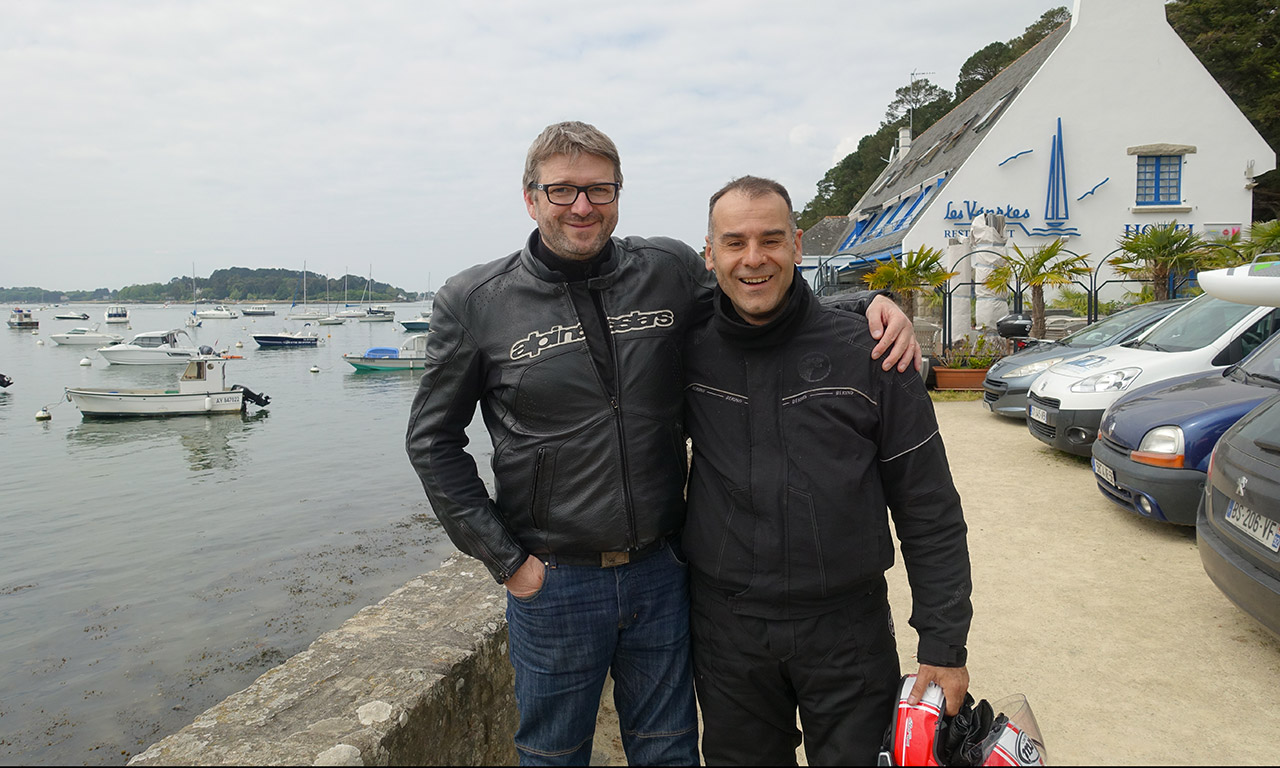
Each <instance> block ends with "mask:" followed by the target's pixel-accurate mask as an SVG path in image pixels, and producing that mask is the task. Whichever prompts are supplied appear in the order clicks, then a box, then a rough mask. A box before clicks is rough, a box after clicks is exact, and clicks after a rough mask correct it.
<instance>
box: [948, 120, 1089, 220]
mask: <svg viewBox="0 0 1280 768" xmlns="http://www.w3.org/2000/svg"><path fill="white" fill-rule="evenodd" d="M1031 153H1032V150H1029V149H1026V150H1023V151H1021V152H1018V153H1016V154H1014V155H1012V156H1010V157H1009V158H1007V159H1006V160H1005V161H1004V162H1003V163H1000V165H1001V166H1003V165H1004V164H1005V163H1008V162H1010V161H1012V160H1015V159H1017V158H1019V157H1022V156H1023V155H1028V154H1031ZM1107 181H1109V179H1104V180H1103V181H1102V182H1101V183H1099V184H1098V185H1096V186H1095V187H1094V188H1093V189H1091V190H1089V191H1088V192H1085V193H1084V194H1083V195H1080V196H1079V197H1077V198H1076V201H1077V202H1078V201H1080V200H1083V199H1084V198H1086V197H1088V196H1089V195H1091V194H1093V193H1094V192H1095V191H1097V189H1098V187H1100V186H1102V185H1103V184H1105V183H1107ZM985 213H994V214H998V215H1001V216H1004V217H1005V223H1006V225H1007V226H1009V227H1010V228H1013V227H1017V228H1018V229H1021V230H1022V231H1023V232H1024V233H1025V234H1027V235H1028V236H1030V237H1067V236H1076V237H1078V236H1079V235H1080V230H1079V228H1077V227H1074V226H1071V224H1070V223H1069V220H1070V218H1071V210H1070V202H1069V197H1068V193H1067V173H1066V153H1065V152H1064V151H1063V142H1062V118H1058V130H1057V132H1056V133H1055V134H1054V135H1053V136H1052V137H1051V148H1050V151H1049V182H1048V184H1047V185H1046V187H1045V195H1044V225H1043V226H1039V227H1030V226H1028V223H1030V220H1031V218H1032V216H1031V209H1030V208H1029V207H1023V206H1019V205H1002V206H998V207H991V206H987V205H984V204H983V201H980V200H962V201H960V202H958V203H957V202H955V201H951V200H948V201H947V207H946V211H945V212H944V213H943V218H944V219H945V220H947V222H949V223H952V222H954V223H957V224H958V223H960V222H972V221H973V220H974V219H975V218H977V217H979V216H981V215H983V214H985ZM947 233H948V235H954V234H961V235H967V234H968V232H964V231H961V230H947Z"/></svg>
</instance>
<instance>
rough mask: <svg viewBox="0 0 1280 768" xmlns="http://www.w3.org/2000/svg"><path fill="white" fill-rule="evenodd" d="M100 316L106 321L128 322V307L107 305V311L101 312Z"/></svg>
mask: <svg viewBox="0 0 1280 768" xmlns="http://www.w3.org/2000/svg"><path fill="white" fill-rule="evenodd" d="M102 316H103V319H105V320H106V321H107V322H108V323H127V322H129V308H128V307H122V306H114V307H107V311H106V312H103V313H102Z"/></svg>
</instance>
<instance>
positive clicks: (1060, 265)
mask: <svg viewBox="0 0 1280 768" xmlns="http://www.w3.org/2000/svg"><path fill="white" fill-rule="evenodd" d="M1013 251H1014V254H1013V255H1007V256H1005V258H1004V263H1003V264H1001V265H1000V266H998V267H996V268H995V269H993V270H991V274H990V275H988V277H987V279H986V280H985V281H984V284H985V285H986V286H987V287H988V288H990V289H991V290H993V291H1002V292H1005V293H1013V292H1014V291H1016V290H1019V289H1020V288H1025V287H1030V288H1031V335H1032V336H1034V337H1035V338H1037V339H1043V338H1044V316H1045V312H1044V310H1045V304H1044V288H1045V286H1046V285H1070V284H1071V283H1072V281H1074V280H1075V278H1077V277H1079V276H1081V275H1087V274H1089V259H1088V256H1089V255H1088V254H1075V253H1070V252H1068V251H1067V250H1066V242H1065V241H1063V239H1062V238H1057V239H1055V240H1054V241H1053V242H1052V243H1049V244H1048V245H1042V246H1039V247H1037V248H1032V249H1031V252H1030V253H1023V252H1022V249H1021V248H1019V247H1018V246H1017V244H1016V243H1015V244H1014V246H1013Z"/></svg>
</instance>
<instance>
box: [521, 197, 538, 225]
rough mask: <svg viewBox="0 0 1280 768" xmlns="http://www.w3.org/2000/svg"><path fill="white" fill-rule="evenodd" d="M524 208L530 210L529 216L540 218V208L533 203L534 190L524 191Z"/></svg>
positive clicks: (535, 219)
mask: <svg viewBox="0 0 1280 768" xmlns="http://www.w3.org/2000/svg"><path fill="white" fill-rule="evenodd" d="M524 209H525V210H526V211H528V212H529V218H531V219H533V220H534V221H537V220H538V209H537V208H535V207H534V204H533V194H532V190H528V189H526V190H525V191H524Z"/></svg>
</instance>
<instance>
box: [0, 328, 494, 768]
mask: <svg viewBox="0 0 1280 768" xmlns="http://www.w3.org/2000/svg"><path fill="white" fill-rule="evenodd" d="M73 308H74V309H76V310H78V311H84V312H87V313H88V314H89V315H90V320H89V321H88V322H87V323H86V322H84V321H71V320H55V319H53V315H54V314H56V313H58V312H62V311H65V310H66V309H67V308H66V307H59V308H56V309H45V310H42V311H38V312H37V313H36V317H37V318H38V319H39V320H40V328H39V331H38V334H37V335H33V334H32V333H31V332H30V331H18V330H12V329H9V328H8V327H3V328H0V373H4V374H7V375H9V376H10V377H11V378H13V379H14V380H15V383H14V385H13V386H11V387H9V388H8V389H3V390H0V437H2V438H3V439H2V440H0V446H2V447H3V470H2V472H0V763H3V764H17V763H21V764H40V765H61V764H73V765H76V764H123V763H124V762H125V761H126V760H127V759H128V756H130V755H133V754H135V753H137V752H140V751H142V750H143V749H145V748H146V747H147V746H148V745H150V744H151V743H153V742H154V741H156V740H157V739H159V738H161V737H163V736H165V735H167V734H169V733H171V732H173V731H175V730H177V729H178V728H181V727H182V726H184V725H186V724H187V723H189V722H190V721H191V720H192V719H193V718H194V717H195V716H196V715H198V714H199V713H200V712H202V711H203V710H204V709H206V708H208V707H209V706H211V705H213V704H215V703H217V702H218V701H221V700H222V699H223V698H225V697H226V696H227V695H229V694H231V693H233V692H235V691H238V690H240V689H241V688H243V687H245V686H246V685H248V684H249V683H250V682H252V681H253V680H254V678H256V677H257V676H258V675H260V674H261V673H262V672H264V671H265V670H267V669H269V668H270V667H272V666H275V665H276V664H279V663H280V662H282V661H283V660H285V659H286V658H288V657H289V656H291V655H293V654H295V653H297V652H299V651H301V650H303V649H305V648H306V646H307V645H308V644H310V643H311V641H312V640H314V639H315V638H316V637H317V636H318V635H320V634H321V633H323V632H325V631H327V630H329V629H332V628H334V627H337V626H338V625H339V624H341V623H342V622H343V621H344V620H345V619H347V618H348V617H350V616H351V615H352V614H354V613H355V612H356V611H357V610H359V609H360V608H362V607H363V606H365V605H368V604H370V603H374V602H377V601H378V600H380V599H382V598H383V597H385V596H386V595H387V594H389V593H390V592H391V591H392V590H394V589H395V588H397V587H399V586H400V585H401V584H403V583H404V582H406V581H408V580H409V579H411V578H413V577H414V576H415V575H417V574H419V573H423V572H425V571H429V570H431V569H433V568H435V567H436V566H437V565H438V564H439V562H440V561H441V560H442V559H443V557H444V556H445V555H447V554H448V552H449V551H451V550H452V546H451V545H449V543H448V541H447V539H445V537H444V536H443V533H442V531H441V529H440V527H439V525H438V523H437V522H436V520H435V518H434V517H433V516H432V514H431V510H430V507H429V505H428V504H427V502H426V499H425V497H424V496H423V493H422V487H421V485H419V483H418V480H417V477H416V476H415V475H414V473H413V470H412V468H411V467H410V465H409V463H408V460H407V458H406V457H405V453H404V448H403V439H404V428H405V424H406V421H407V417H408V409H409V404H410V401H411V399H412V397H413V393H414V391H415V390H416V388H417V382H418V377H419V375H420V372H383V373H359V374H358V373H356V372H355V371H354V369H352V368H351V366H350V365H348V364H347V363H346V362H345V361H343V359H342V357H341V355H342V353H344V352H363V351H364V350H365V349H367V348H368V347H372V346H397V347H398V346H400V344H401V343H403V340H404V339H405V338H406V337H407V336H408V334H407V333H405V332H404V330H403V328H402V327H401V326H400V324H399V323H358V322H355V321H350V320H349V321H347V323H346V324H345V325H339V326H320V327H319V328H316V329H315V330H317V331H318V332H319V333H320V334H321V336H322V337H325V336H326V335H327V336H328V339H327V340H326V342H324V343H322V344H321V345H320V346H319V347H318V348H316V349H298V350H259V349H258V348H257V345H256V344H255V343H254V342H253V339H252V337H251V335H250V334H251V333H253V332H254V331H276V330H279V329H281V328H284V327H289V328H291V329H297V328H300V327H301V325H302V323H301V322H299V321H286V320H284V317H283V315H284V314H285V312H286V311H287V309H288V308H287V307H277V312H278V313H279V314H278V315H277V316H276V317H267V318H256V319H254V318H244V317H241V318H240V319H237V320H205V321H204V325H203V327H202V328H197V329H194V330H192V331H191V332H190V333H191V336H192V338H193V340H194V341H195V343H196V344H209V345H211V346H214V347H215V348H216V349H223V348H226V349H228V351H229V352H230V353H231V354H241V355H243V356H244V358H245V359H243V360H236V361H233V362H231V363H230V364H229V365H228V370H227V380H228V383H229V384H231V383H235V384H243V385H245V386H247V387H249V388H250V389H253V390H255V391H257V392H261V393H265V394H267V395H270V396H271V399H272V401H271V404H270V405H269V406H268V407H267V408H266V409H259V408H257V407H256V406H252V405H251V406H249V415H248V416H246V417H240V416H235V415H223V416H184V417H176V418H169V419H150V420H131V421H85V420H83V419H82V418H81V415H80V412H79V411H78V410H76V408H75V406H73V405H72V404H71V403H69V402H66V401H65V400H64V399H63V388H64V387H68V386H75V385H82V386H107V385H116V386H120V387H137V386H159V385H166V384H170V383H172V382H175V381H176V379H177V377H178V375H180V374H181V372H182V366H149V367H134V366H108V365H107V363H106V361H105V360H103V359H102V358H101V357H100V356H98V355H97V353H96V352H94V351H93V348H92V347H66V346H59V345H57V344H54V343H53V341H52V340H50V339H49V334H51V333H57V332H59V331H63V330H67V329H69V328H72V327H75V326H77V325H90V324H93V323H96V322H98V321H100V320H101V319H102V313H103V311H104V309H105V306H104V305H87V304H86V305H76V306H74V307H73ZM422 308H423V307H422V306H421V305H396V306H395V309H396V316H397V318H399V319H409V318H412V317H415V316H416V315H417V314H418V311H419V310H421V309H422ZM130 311H131V314H132V321H131V328H129V329H125V328H124V327H123V326H118V325H117V326H107V325H105V324H103V325H102V326H101V327H100V330H104V331H106V330H111V331H112V332H115V333H120V334H121V335H123V336H125V339H126V341H127V340H128V339H129V338H130V337H131V336H132V334H134V333H140V332H142V331H151V330H163V329H168V328H177V327H182V322H183V319H184V318H185V316H186V314H187V313H188V312H190V307H180V306H174V307H170V308H163V307H160V306H137V305H131V306H130ZM4 314H5V316H6V317H7V316H8V311H7V309H6V311H5V312H4ZM40 340H43V341H44V344H43V345H40V344H38V343H37V342H38V341H40ZM237 341H239V342H241V343H242V344H243V348H240V349H237V348H235V343H236V342H237ZM86 356H87V357H89V358H91V359H92V360H93V364H92V366H87V367H82V366H81V365H79V362H80V360H81V359H82V358H84V357H86ZM313 365H314V366H318V367H319V368H320V369H321V370H320V372H319V373H311V372H309V369H310V368H311V367H312V366H313ZM45 405H49V406H50V413H51V414H52V417H53V418H52V420H50V421H47V422H38V421H36V419H35V414H36V412H37V411H39V410H40V408H41V406H45ZM472 435H473V437H472V440H473V442H472V445H473V446H483V450H485V451H487V450H488V445H489V441H488V437H487V435H485V434H484V432H483V430H482V429H480V428H479V425H478V422H477V424H473V425H472ZM479 463H480V465H481V467H482V471H484V472H487V471H488V455H487V453H486V454H485V455H484V457H483V458H482V459H481V461H480V462H479Z"/></svg>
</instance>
